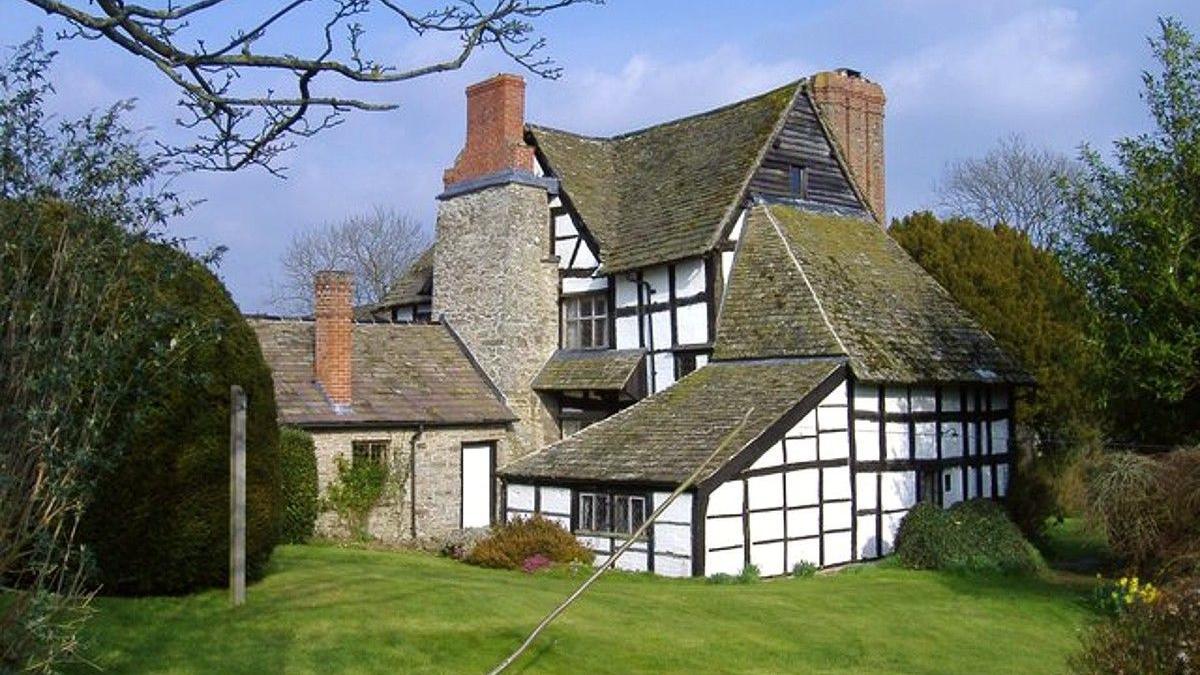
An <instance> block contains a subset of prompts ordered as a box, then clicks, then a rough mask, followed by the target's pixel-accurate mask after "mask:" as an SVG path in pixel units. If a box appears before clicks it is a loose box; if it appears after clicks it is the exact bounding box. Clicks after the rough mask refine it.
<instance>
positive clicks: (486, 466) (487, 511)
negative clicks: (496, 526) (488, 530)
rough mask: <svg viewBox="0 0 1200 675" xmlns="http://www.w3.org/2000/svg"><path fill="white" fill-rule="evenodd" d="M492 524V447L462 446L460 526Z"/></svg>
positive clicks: (485, 525) (481, 445) (480, 445)
mask: <svg viewBox="0 0 1200 675" xmlns="http://www.w3.org/2000/svg"><path fill="white" fill-rule="evenodd" d="M491 524H492V446H491V445H484V444H479V445H464V446H462V526H463V527H487V526H488V525H491Z"/></svg>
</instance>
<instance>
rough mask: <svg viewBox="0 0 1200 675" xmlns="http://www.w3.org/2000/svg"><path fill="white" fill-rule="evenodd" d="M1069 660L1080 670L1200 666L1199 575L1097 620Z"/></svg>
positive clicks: (1096, 673) (1088, 673)
mask: <svg viewBox="0 0 1200 675" xmlns="http://www.w3.org/2000/svg"><path fill="white" fill-rule="evenodd" d="M1070 665H1071V669H1072V670H1073V671H1074V672H1076V673H1080V675H1110V674H1112V673H1163V674H1167V673H1178V674H1180V675H1188V674H1191V673H1196V672H1200V577H1189V578H1184V579H1180V580H1177V581H1176V582H1174V583H1172V584H1168V585H1167V586H1164V587H1163V588H1162V589H1161V590H1160V591H1159V592H1158V593H1157V597H1155V598H1154V599H1153V600H1151V601H1148V602H1131V603H1129V604H1128V605H1127V606H1126V609H1125V610H1124V611H1121V612H1119V613H1117V615H1116V616H1115V617H1112V618H1110V619H1107V620H1105V621H1103V622H1101V623H1099V624H1097V625H1096V626H1095V627H1094V628H1092V629H1091V630H1090V631H1088V632H1087V633H1086V634H1085V635H1084V637H1083V649H1082V651H1081V652H1080V653H1079V654H1076V655H1075V656H1074V657H1073V658H1072V659H1071V662H1070Z"/></svg>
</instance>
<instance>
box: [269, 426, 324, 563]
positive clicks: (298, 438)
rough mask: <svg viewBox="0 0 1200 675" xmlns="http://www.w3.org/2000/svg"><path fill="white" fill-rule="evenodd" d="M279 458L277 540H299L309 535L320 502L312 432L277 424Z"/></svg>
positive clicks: (292, 542) (303, 539) (296, 541)
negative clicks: (280, 507)
mask: <svg viewBox="0 0 1200 675" xmlns="http://www.w3.org/2000/svg"><path fill="white" fill-rule="evenodd" d="M279 460H280V473H281V475H282V492H283V513H282V515H281V517H280V521H279V541H280V543H287V544H303V543H304V542H306V541H308V540H309V538H311V537H312V534H313V527H314V526H315V525H316V522H317V511H318V508H319V506H320V504H319V497H320V495H319V490H320V488H319V486H318V483H317V454H316V449H315V447H314V446H313V438H312V435H310V434H309V433H308V432H306V431H303V430H301V429H296V428H293V427H283V428H281V429H280V430H279Z"/></svg>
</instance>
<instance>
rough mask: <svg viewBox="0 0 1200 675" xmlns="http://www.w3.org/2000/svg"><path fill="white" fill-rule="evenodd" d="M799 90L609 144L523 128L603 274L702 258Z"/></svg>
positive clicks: (796, 84) (789, 89) (607, 140)
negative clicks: (591, 240) (579, 222)
mask: <svg viewBox="0 0 1200 675" xmlns="http://www.w3.org/2000/svg"><path fill="white" fill-rule="evenodd" d="M801 86H802V84H801V83H799V82H793V83H791V84H788V85H786V86H783V87H780V88H778V89H775V90H772V91H769V92H767V93H765V94H761V95H759V96H756V97H754V98H750V99H747V100H745V101H740V102H738V103H734V104H732V105H728V106H725V107H723V108H718V109H716V110H712V111H709V112H706V113H703V114H700V115H694V116H692V117H686V118H683V119H680V120H675V121H673V122H668V123H666V124H660V125H657V126H653V127H649V128H647V129H643V130H641V131H635V132H632V133H628V134H623V135H620V136H614V137H611V138H603V139H601V138H589V137H585V136H579V135H577V134H571V133H568V132H565V131H558V130H555V129H548V128H545V127H539V126H534V125H530V127H529V132H530V134H531V135H532V136H533V139H534V143H535V144H536V145H537V147H538V150H539V151H540V152H541V154H542V156H543V157H544V158H545V159H546V161H547V162H548V163H549V165H550V169H551V170H552V171H553V172H554V174H555V176H557V177H558V179H559V181H560V182H561V184H562V187H563V191H564V192H565V193H566V195H567V197H568V198H569V199H570V200H571V203H572V205H573V206H574V207H575V209H576V210H577V211H578V212H579V214H580V216H582V217H583V221H584V224H585V225H586V226H587V227H588V230H589V232H591V233H592V236H594V237H595V238H596V239H597V240H598V242H599V244H600V254H601V259H602V260H603V265H604V269H605V270H606V271H609V272H619V271H622V270H627V269H632V268H634V267H641V266H644V265H649V264H653V263H658V262H663V261H667V260H677V259H680V258H685V257H688V256H692V255H699V254H701V253H704V252H705V251H707V250H708V249H709V248H710V247H711V246H712V245H713V243H714V240H715V238H716V236H717V228H719V227H720V226H721V225H722V224H723V222H724V220H725V219H726V217H727V215H728V214H729V213H730V211H731V209H732V208H733V207H734V206H735V205H736V202H737V200H738V198H739V197H740V195H741V191H742V188H743V186H744V185H745V184H746V182H747V180H748V179H749V177H750V174H751V172H752V171H753V169H754V165H755V161H756V160H757V159H758V157H759V155H760V154H761V153H762V151H763V149H764V147H765V146H766V145H767V143H768V141H769V140H770V138H771V135H772V132H773V131H774V130H775V129H776V127H777V126H778V124H779V123H780V121H781V118H782V116H783V113H784V111H785V110H787V108H788V105H789V104H790V103H791V102H792V100H793V99H794V97H795V96H796V93H797V90H798V89H799V88H800V87H801Z"/></svg>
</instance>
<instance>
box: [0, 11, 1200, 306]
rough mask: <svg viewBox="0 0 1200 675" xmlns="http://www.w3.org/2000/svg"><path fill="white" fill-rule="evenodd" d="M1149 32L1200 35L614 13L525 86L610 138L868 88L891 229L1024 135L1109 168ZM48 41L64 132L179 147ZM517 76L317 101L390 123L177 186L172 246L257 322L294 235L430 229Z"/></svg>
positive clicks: (32, 21)
mask: <svg viewBox="0 0 1200 675" xmlns="http://www.w3.org/2000/svg"><path fill="white" fill-rule="evenodd" d="M0 4H2V5H3V6H2V7H0V45H4V46H8V45H14V44H17V43H19V42H21V41H23V40H24V39H26V38H28V37H29V36H30V35H31V34H32V32H33V31H34V29H35V28H36V27H38V26H42V27H43V28H45V29H46V33H47V35H48V36H53V35H54V34H55V33H56V32H57V31H59V30H62V29H63V28H64V27H65V24H64V23H63V22H62V21H61V20H58V19H55V18H53V17H48V16H46V15H45V14H44V13H43V12H41V11H40V10H37V9H36V8H34V7H33V6H32V5H29V4H27V3H25V2H23V1H22V0H3V2H2V3H0ZM143 4H145V3H143ZM151 4H157V3H151ZM233 4H234V5H235V6H234V8H233V9H232V10H230V12H228V13H226V14H224V15H221V16H214V17H213V18H212V20H211V21H212V23H210V24H208V25H206V24H204V23H197V24H196V25H195V26H194V30H196V31H197V32H198V33H199V32H207V33H208V34H210V35H212V36H213V37H214V38H216V37H219V36H221V35H223V34H224V30H223V29H222V28H221V27H222V26H232V25H239V24H242V25H245V24H248V23H249V20H250V19H252V18H253V17H255V16H258V15H259V13H261V12H265V11H266V8H268V7H272V6H274V4H275V3H270V4H268V3H266V2H261V1H255V2H248V1H247V0H243V1H242V2H240V3H233ZM323 4H324V3H320V2H318V3H315V4H314V5H313V6H312V7H311V12H312V13H309V14H302V15H299V16H297V17H296V19H295V20H293V21H291V22H290V23H288V24H286V25H283V26H281V27H280V29H279V30H278V31H276V32H275V33H272V34H271V35H269V36H268V38H267V40H266V41H264V45H265V46H269V45H270V44H276V45H284V44H286V45H289V46H292V45H296V46H300V47H303V46H305V45H310V44H311V39H312V36H313V31H314V26H316V25H319V24H318V23H317V21H318V19H319V16H318V15H317V14H316V13H319V12H320V10H321V7H322V5H323ZM410 4H418V5H419V4H421V3H410ZM434 4H436V3H434ZM1163 15H1171V16H1176V17H1178V18H1180V19H1181V20H1182V21H1183V22H1184V23H1185V25H1187V26H1188V27H1189V28H1190V29H1191V30H1192V31H1193V32H1194V33H1196V32H1200V2H1195V0H1180V1H1168V0H1163V1H1160V2H1142V1H1136V0H1128V1H1100V2H1073V3H1072V2H1059V3H1047V2H1032V1H1031V2H1023V1H1021V0H1003V1H996V2H993V1H991V0H970V1H963V0H893V1H887V2H885V1H883V0H861V1H858V0H856V1H850V2H815V1H804V2H802V1H800V0H790V1H789V0H778V1H776V0H740V1H738V2H724V1H722V2H716V1H701V0H609V2H608V3H607V4H605V5H603V6H590V5H584V6H578V7H568V8H566V9H564V10H560V11H556V12H553V13H550V14H547V15H545V16H543V17H541V18H540V19H538V20H537V26H538V30H539V34H540V35H542V36H544V37H545V38H546V40H547V47H546V50H545V53H546V54H547V55H548V56H551V57H553V58H554V59H555V61H556V62H557V64H558V65H559V66H561V67H562V69H563V74H562V77H561V78H560V79H558V80H544V79H539V78H537V77H535V76H531V75H527V76H526V80H527V82H528V87H527V104H526V116H527V118H528V119H529V121H533V122H537V123H540V124H546V125H549V126H554V127H559V128H565V129H569V130H572V131H577V132H580V133H585V134H593V135H608V134H614V133H620V132H623V131H629V130H632V129H636V128H639V127H643V126H646V125H649V124H653V123H656V122H661V121H666V120H669V119H673V118H676V117H680V116H684V115H688V114H691V113H696V112H701V111H704V110H707V109H710V108H714V107H717V106H720V105H724V104H726V103H731V102H733V101H737V100H740V99H742V98H746V97H748V96H752V95H754V94H757V93H761V92H763V91H766V90H769V89H772V88H774V87H776V86H778V85H780V84H783V83H786V82H790V81H792V80H795V79H798V78H799V77H802V76H805V75H808V74H811V73H813V72H816V71H820V70H827V69H832V68H837V67H850V68H854V69H856V70H860V71H862V72H863V74H864V75H865V76H866V77H868V78H870V79H872V80H875V81H877V82H879V83H880V84H881V85H882V86H883V88H884V91H885V94H886V95H887V98H888V102H887V107H886V121H885V144H886V145H885V152H886V162H887V169H886V179H887V208H888V216H889V217H899V216H903V215H905V214H907V213H910V212H912V211H914V210H917V209H924V208H931V207H935V206H936V201H937V200H936V195H935V188H936V184H937V181H938V180H939V178H940V177H941V175H942V173H943V171H944V169H945V166H946V164H947V163H948V162H950V161H953V160H955V159H960V158H964V157H971V156H978V155H981V154H983V153H984V152H986V151H987V150H988V149H989V147H991V146H993V145H994V144H995V143H996V141H997V140H998V139H1000V138H1001V137H1003V136H1006V135H1009V134H1013V133H1016V134H1021V135H1023V136H1025V137H1026V138H1027V139H1028V140H1029V141H1031V142H1032V143H1034V144H1036V145H1040V146H1044V147H1047V148H1050V149H1053V150H1057V151H1061V152H1064V153H1068V154H1071V155H1074V154H1075V153H1076V152H1077V150H1078V148H1079V146H1080V144H1081V143H1085V142H1086V143H1089V144H1091V145H1092V146H1094V147H1097V148H1099V149H1104V148H1107V147H1109V146H1110V145H1111V143H1112V141H1114V140H1116V139H1117V138H1120V137H1123V136H1128V135H1133V134H1137V133H1140V132H1143V131H1146V130H1147V129H1148V128H1149V119H1148V117H1147V114H1146V111H1145V107H1144V105H1143V104H1142V102H1141V100H1140V99H1139V92H1140V90H1141V74H1142V72H1143V71H1145V70H1146V69H1148V68H1152V67H1153V61H1152V59H1151V56H1150V52H1149V49H1148V47H1147V44H1146V36H1148V35H1151V34H1155V33H1156V31H1157V25H1156V23H1155V20H1156V17H1157V16H1163ZM367 27H368V30H369V33H368V38H367V39H368V42H367V48H368V50H369V51H370V52H371V53H373V54H377V55H379V57H380V58H381V59H383V60H388V61H391V62H394V63H399V64H408V65H417V64H422V63H427V62H430V61H433V60H440V59H442V58H445V57H446V56H447V55H450V54H453V53H454V52H455V49H456V45H455V43H454V42H453V40H448V39H446V38H445V37H444V36H425V37H417V36H415V35H413V34H412V33H410V32H408V31H407V30H406V29H402V28H400V27H397V26H394V25H387V24H383V23H378V24H368V26H367ZM214 28H215V29H216V30H213V29H214ZM271 41H273V42H271ZM50 42H51V45H52V47H53V48H54V49H57V50H59V52H60V54H59V57H58V59H57V62H56V65H55V68H54V70H53V71H52V74H51V80H52V81H53V82H54V83H55V85H56V87H57V89H58V91H59V95H58V96H57V97H56V98H55V99H54V100H53V101H52V102H51V104H50V107H51V109H52V110H53V111H55V112H56V113H57V114H60V115H62V116H64V117H75V116H78V115H80V114H83V113H86V112H87V111H89V110H91V109H94V108H100V107H105V106H107V105H109V104H111V103H113V102H115V101H117V100H121V99H128V98H136V99H137V102H138V107H137V109H136V110H135V112H134V113H133V117H132V120H131V121H132V123H133V124H134V125H135V126H137V127H138V128H141V129H144V135H145V138H146V139H147V141H151V140H155V139H162V140H166V141H180V140H184V139H186V136H185V135H183V134H184V133H185V132H184V131H183V130H181V129H179V128H178V127H176V126H175V124H174V120H175V119H176V117H177V116H178V114H179V110H178V109H177V108H176V106H175V102H176V101H177V99H178V95H177V94H176V92H175V91H174V90H173V89H172V87H171V85H170V84H169V83H168V82H167V81H166V79H165V78H163V77H162V75H161V74H159V73H158V72H157V71H156V70H155V69H154V68H153V66H151V65H149V64H148V63H143V62H141V61H139V60H137V59H135V58H133V57H131V56H129V55H127V54H126V53H125V52H123V51H121V50H120V49H119V48H118V47H116V46H115V45H112V44H110V43H107V42H103V41H58V40H55V39H53V38H52V39H51V40H50ZM297 51H302V50H297ZM517 68H518V66H516V65H515V64H514V63H512V62H511V61H507V60H506V59H505V57H504V55H503V54H500V53H498V52H497V51H496V50H490V51H484V52H480V53H478V54H476V55H475V56H473V57H472V59H471V60H469V61H468V62H467V64H466V65H465V66H464V67H463V68H462V69H461V70H458V71H455V72H451V73H446V74H440V75H435V76H431V77H427V78H422V79H420V80H414V81H410V82H407V83H399V84H391V85H382V86H381V85H371V86H368V87H357V88H352V87H349V86H347V85H342V84H336V85H333V86H331V87H327V88H326V91H330V92H336V93H338V94H353V95H358V96H360V97H363V98H369V99H371V100H375V101H381V102H389V103H396V104H398V108H397V109H396V110H395V111H391V112H386V113H356V114H354V115H351V116H350V117H348V118H347V120H346V122H345V123H344V124H343V125H341V126H340V127H338V128H336V129H333V130H330V131H326V132H323V133H322V134H321V135H319V136H317V137H314V138H311V139H303V140H301V142H300V143H301V145H300V147H298V148H297V149H296V150H293V151H291V152H290V153H289V154H287V155H286V156H285V157H284V158H283V165H284V166H286V167H287V169H288V171H287V176H288V177H287V178H286V179H279V178H276V177H273V176H270V175H268V174H267V173H266V172H264V171H262V170H259V169H254V168H251V169H246V170H243V171H240V172H238V173H233V174H230V173H198V174H187V175H183V176H180V177H178V178H176V179H175V180H174V181H173V183H172V184H171V188H172V189H174V190H177V191H179V192H182V193H183V194H184V195H185V196H186V197H189V198H191V199H196V200H200V203H199V204H198V205H197V206H196V207H194V208H193V209H192V210H191V211H190V212H189V213H188V214H187V215H185V216H183V217H181V218H179V219H177V220H175V221H173V222H172V223H171V224H170V232H171V234H172V235H175V236H181V237H187V238H189V239H190V242H191V243H190V245H191V247H192V248H193V249H194V250H197V251H202V250H207V249H210V248H212V247H215V246H224V247H227V249H228V251H227V252H226V254H225V255H224V257H223V258H222V260H221V262H220V265H219V267H218V269H217V270H216V271H217V273H218V275H219V276H220V277H221V278H222V280H223V281H224V282H225V283H226V284H227V286H228V287H229V288H230V290H231V292H232V294H233V296H234V299H235V300H236V301H237V302H238V303H239V305H240V306H241V308H242V309H243V311H247V312H262V311H271V310H272V309H274V308H273V307H272V306H271V304H270V297H271V284H272V282H273V281H277V280H279V279H280V278H281V275H280V272H279V264H278V260H279V258H280V256H281V255H282V253H283V251H284V250H285V248H286V246H287V244H288V242H289V241H290V240H291V238H292V237H293V236H295V235H296V233H299V232H304V231H307V230H310V229H313V228H317V227H320V226H322V225H323V224H326V223H330V222H337V221H340V220H342V219H344V218H347V217H349V216H352V215H355V214H359V213H363V212H365V211H368V210H370V209H371V208H372V207H373V206H383V207H390V208H394V209H397V210H399V211H403V212H407V213H409V214H411V215H412V216H414V217H416V218H417V219H419V220H420V221H421V222H423V223H424V224H425V226H426V227H427V228H429V229H430V230H432V228H433V223H434V220H435V218H436V212H437V203H436V200H435V199H434V197H435V196H436V195H437V194H438V192H439V191H440V189H441V176H442V171H443V169H445V168H446V167H448V166H450V165H451V164H452V163H453V160H454V157H455V155H456V154H457V152H458V151H459V149H460V148H461V147H462V142H463V137H464V133H465V124H466V122H465V119H466V113H465V105H466V101H465V97H464V94H463V89H464V88H465V87H466V86H467V85H469V84H471V83H473V82H476V81H479V80H482V79H485V78H487V77H489V76H491V75H493V74H495V73H497V72H519V71H518V70H517Z"/></svg>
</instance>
